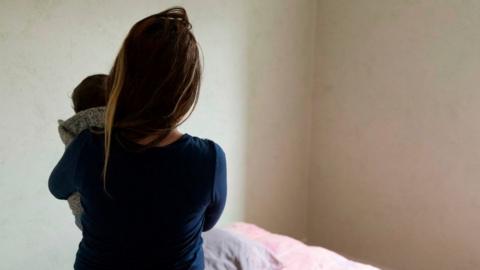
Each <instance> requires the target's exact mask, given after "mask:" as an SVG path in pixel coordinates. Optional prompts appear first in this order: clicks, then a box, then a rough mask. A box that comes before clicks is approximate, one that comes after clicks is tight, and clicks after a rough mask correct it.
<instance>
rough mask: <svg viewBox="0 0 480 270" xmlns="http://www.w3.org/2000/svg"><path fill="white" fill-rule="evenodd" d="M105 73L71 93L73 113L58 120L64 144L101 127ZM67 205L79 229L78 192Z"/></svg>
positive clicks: (80, 225)
mask: <svg viewBox="0 0 480 270" xmlns="http://www.w3.org/2000/svg"><path fill="white" fill-rule="evenodd" d="M106 81H107V75H104V74H96V75H92V76H89V77H87V78H85V79H84V80H83V81H82V82H81V83H80V84H79V85H78V86H77V87H76V88H75V89H74V90H73V93H72V102H73V110H74V111H75V115H74V116H72V117H70V118H69V119H67V120H65V121H63V120H58V132H59V133H60V138H61V139H62V141H63V143H64V144H65V146H67V145H68V144H70V143H71V142H72V141H73V139H74V138H75V136H77V135H78V134H79V133H80V132H82V131H83V130H85V129H102V128H103V127H104V116H105V103H106V98H105V90H106ZM68 205H69V206H70V209H71V210H72V212H73V215H74V216H75V224H76V225H77V227H78V228H79V229H80V230H81V229H82V224H81V222H80V217H81V215H82V212H83V208H82V205H81V204H80V194H79V193H78V192H76V193H73V194H72V195H71V196H70V197H69V198H68Z"/></svg>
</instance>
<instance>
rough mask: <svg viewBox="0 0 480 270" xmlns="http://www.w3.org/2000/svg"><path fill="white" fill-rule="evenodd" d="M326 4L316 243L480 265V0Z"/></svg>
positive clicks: (406, 265)
mask: <svg viewBox="0 0 480 270" xmlns="http://www.w3.org/2000/svg"><path fill="white" fill-rule="evenodd" d="M317 4H318V6H317V17H316V18H317V27H318V29H317V47H316V48H317V49H316V54H317V69H316V70H317V80H316V86H317V88H316V91H315V92H314V99H313V107H314V117H313V140H312V141H313V144H312V150H313V153H312V162H313V163H312V168H311V169H312V177H311V189H310V190H311V193H310V194H311V199H312V200H311V208H310V214H311V219H310V222H309V224H310V226H309V236H310V241H311V242H312V243H315V244H321V245H324V246H326V247H328V248H332V249H334V250H336V251H340V252H343V253H346V254H347V255H350V256H352V257H356V258H361V259H364V260H367V261H370V262H376V263H378V264H380V265H385V266H387V267H390V268H392V269H415V270H432V269H435V270H443V269H444V270H450V269H464V270H471V269H480V256H479V254H480V245H479V243H480V232H479V231H478V229H479V228H480V215H479V210H480V196H479V194H480V181H479V179H480V91H479V87H480V76H479V72H480V35H479V29H480V16H478V15H479V12H480V2H478V1H447V0H441V1H440V0H439V1H437V0H423V1H407V0H403V1H398V0H397V1H393V0H388V1H386V0H364V1H348V0H318V1H317Z"/></svg>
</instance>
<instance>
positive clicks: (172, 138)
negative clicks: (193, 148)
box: [137, 129, 183, 147]
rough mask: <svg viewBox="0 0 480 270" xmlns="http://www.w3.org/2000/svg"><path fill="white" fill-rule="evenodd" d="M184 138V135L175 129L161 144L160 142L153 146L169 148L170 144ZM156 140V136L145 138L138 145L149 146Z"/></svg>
mask: <svg viewBox="0 0 480 270" xmlns="http://www.w3.org/2000/svg"><path fill="white" fill-rule="evenodd" d="M182 136H183V133H181V132H180V131H178V129H174V130H172V131H170V133H168V135H167V136H166V137H165V138H163V140H161V141H160V142H158V143H157V144H155V145H153V146H154V147H163V146H167V145H169V144H172V143H174V142H175V141H177V140H178V139H180V138H181V137H182ZM156 138H157V136H155V135H152V136H148V137H145V138H143V139H141V140H140V141H138V142H137V143H138V144H140V145H147V144H150V143H151V142H153V141H154V140H155V139H156Z"/></svg>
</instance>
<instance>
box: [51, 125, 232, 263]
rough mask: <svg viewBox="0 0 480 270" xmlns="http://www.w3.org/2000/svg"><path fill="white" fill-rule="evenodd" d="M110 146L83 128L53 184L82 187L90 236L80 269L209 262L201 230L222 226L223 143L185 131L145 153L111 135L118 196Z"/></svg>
mask: <svg viewBox="0 0 480 270" xmlns="http://www.w3.org/2000/svg"><path fill="white" fill-rule="evenodd" d="M112 138H113V137H112ZM103 147H104V143H103V135H96V134H94V133H92V132H90V131H88V130H85V131H83V132H82V133H80V134H79V135H78V136H77V138H75V140H74V141H73V142H72V143H71V144H70V145H69V146H68V147H67V149H66V150H65V153H64V155H63V157H62V159H61V160H60V161H59V163H58V164H57V166H56V167H55V169H54V170H53V172H52V174H51V176H50V179H49V183H48V184H49V188H50V192H51V193H52V194H53V195H54V196H55V197H56V198H58V199H67V198H68V197H69V196H70V195H71V194H72V193H73V192H77V191H78V192H80V194H81V203H82V206H83V208H84V213H83V215H82V218H81V222H82V226H83V232H82V234H83V238H82V241H81V242H80V245H79V248H78V251H77V255H76V260H75V266H74V268H75V269H77V270H86V269H88V270H97V269H102V270H103V269H117V270H118V269H138V270H143V269H182V270H183V269H190V270H198V269H204V258H203V250H202V238H201V232H202V231H207V230H209V229H211V228H212V227H213V226H214V225H215V223H216V222H217V221H218V219H219V217H220V215H221V213H222V211H223V208H224V206H225V200H226V192H227V184H226V164H225V154H224V152H223V150H222V149H221V148H220V146H218V145H217V144H215V143H214V142H212V141H210V140H206V139H199V138H197V137H193V136H190V135H188V134H185V135H183V136H182V137H181V138H180V139H179V140H177V141H175V142H174V143H172V144H170V145H167V146H165V147H153V148H149V149H147V150H144V151H140V152H139V151H129V150H127V149H125V148H124V147H122V146H121V144H120V143H118V142H117V141H116V140H114V139H112V145H111V150H110V160H109V163H108V164H109V166H108V168H109V170H108V178H107V182H106V189H107V191H108V193H109V194H110V196H111V197H110V196H109V195H108V194H107V193H106V192H105V191H104V186H103V177H102V169H103V163H104V162H103V158H104V155H103Z"/></svg>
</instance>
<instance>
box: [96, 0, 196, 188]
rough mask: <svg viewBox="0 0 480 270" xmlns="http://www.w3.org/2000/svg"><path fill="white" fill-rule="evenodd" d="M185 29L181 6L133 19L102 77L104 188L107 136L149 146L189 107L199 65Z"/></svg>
mask: <svg viewBox="0 0 480 270" xmlns="http://www.w3.org/2000/svg"><path fill="white" fill-rule="evenodd" d="M191 28H192V27H191V24H190V22H189V20H188V16H187V13H186V11H185V9H184V8H182V7H174V8H170V9H168V10H165V11H163V12H160V13H158V14H155V15H151V16H149V17H147V18H144V19H143V20H141V21H139V22H137V23H136V24H135V25H134V26H133V27H132V29H131V30H130V32H129V33H128V35H127V37H126V38H125V40H124V42H123V45H122V47H121V49H120V51H119V53H118V56H117V58H116V59H115V62H114V65H113V67H112V70H111V72H110V74H109V79H108V82H107V98H108V100H107V107H106V113H105V162H104V168H103V183H104V188H105V190H106V179H107V171H108V160H109V156H110V146H111V141H112V138H113V137H112V135H114V136H115V138H118V139H119V140H120V141H123V142H129V143H137V142H140V141H145V139H148V140H147V142H143V143H142V144H141V147H142V148H148V147H152V146H154V145H156V144H158V143H159V142H160V141H162V140H163V139H165V137H167V135H169V133H170V131H172V130H173V129H175V128H176V127H177V126H179V125H180V124H181V123H182V122H183V121H185V119H186V118H188V116H189V115H190V113H191V112H192V110H193V108H194V107H195V105H196V102H197V100H198V95H199V92H200V78H201V70H202V69H201V63H200V54H199V48H198V44H197V41H196V40H195V37H194V35H193V33H192V32H191Z"/></svg>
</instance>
